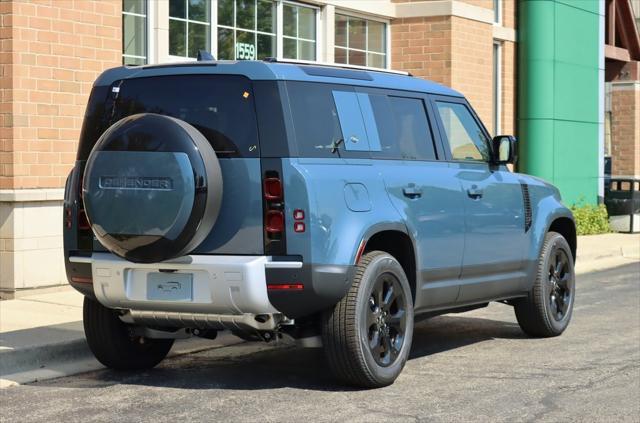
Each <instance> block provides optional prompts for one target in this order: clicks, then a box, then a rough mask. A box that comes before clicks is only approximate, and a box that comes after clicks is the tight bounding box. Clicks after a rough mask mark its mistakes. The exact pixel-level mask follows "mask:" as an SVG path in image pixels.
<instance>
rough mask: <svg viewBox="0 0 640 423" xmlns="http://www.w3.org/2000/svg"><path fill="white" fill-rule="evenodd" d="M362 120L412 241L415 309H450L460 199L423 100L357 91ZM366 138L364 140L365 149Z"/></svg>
mask: <svg viewBox="0 0 640 423" xmlns="http://www.w3.org/2000/svg"><path fill="white" fill-rule="evenodd" d="M359 92H360V94H361V95H364V97H361V105H362V104H364V105H365V107H363V115H364V116H365V120H366V116H367V114H368V113H367V109H370V110H371V113H372V114H373V119H371V121H372V122H373V124H369V125H368V126H367V129H368V131H371V130H374V131H375V130H376V129H377V135H376V136H375V137H374V138H375V139H376V143H372V144H373V146H377V148H373V147H372V149H371V155H372V158H373V159H374V162H375V166H376V168H378V169H381V170H382V174H383V178H384V182H385V185H386V188H387V193H388V195H389V198H390V199H391V202H392V204H393V205H394V206H395V208H396V209H397V210H398V212H399V213H400V214H401V216H402V217H403V218H404V220H405V222H406V225H407V228H408V230H409V232H410V235H411V237H412V238H413V239H414V241H415V249H416V254H417V268H418V279H417V280H418V284H417V285H418V286H417V290H416V291H417V292H416V302H415V304H416V309H417V310H419V309H420V308H435V307H438V306H444V305H447V304H451V303H454V302H455V300H456V298H457V296H458V292H459V286H458V277H459V276H460V269H461V265H462V253H463V247H464V214H463V210H464V208H463V198H462V193H461V190H460V185H459V184H458V182H457V180H456V178H455V173H454V172H452V171H451V169H450V168H449V166H448V164H447V163H446V162H445V161H441V160H438V158H439V157H443V151H442V148H441V145H438V144H437V143H436V142H435V140H436V139H437V136H436V132H435V131H437V128H436V127H435V126H434V125H432V124H431V122H430V121H431V116H430V113H429V108H428V103H427V102H426V97H425V96H424V95H423V94H421V93H406V92H399V91H389V90H373V89H360V90H359ZM371 139H372V137H371V136H369V140H370V143H371Z"/></svg>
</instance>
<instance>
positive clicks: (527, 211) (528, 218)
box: [520, 182, 533, 232]
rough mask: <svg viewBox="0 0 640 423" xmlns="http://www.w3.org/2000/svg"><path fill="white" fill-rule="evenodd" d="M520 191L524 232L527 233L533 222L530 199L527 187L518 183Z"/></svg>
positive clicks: (522, 183)
mask: <svg viewBox="0 0 640 423" xmlns="http://www.w3.org/2000/svg"><path fill="white" fill-rule="evenodd" d="M520 189H522V202H523V204H524V231H525V232H529V229H530V228H531V223H532V221H533V212H532V210H531V197H530V196H529V185H527V184H525V183H524V182H520Z"/></svg>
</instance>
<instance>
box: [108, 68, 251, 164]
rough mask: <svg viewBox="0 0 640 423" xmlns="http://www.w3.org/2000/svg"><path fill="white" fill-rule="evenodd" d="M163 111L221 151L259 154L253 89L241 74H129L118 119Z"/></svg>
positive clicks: (224, 154)
mask: <svg viewBox="0 0 640 423" xmlns="http://www.w3.org/2000/svg"><path fill="white" fill-rule="evenodd" d="M136 113H158V114H162V115H167V116H172V117H175V118H178V119H182V120H184V121H185V122H187V123H189V124H191V125H193V126H194V127H195V128H196V129H198V130H199V131H200V132H201V133H202V134H203V135H204V136H205V137H206V138H207V140H208V141H209V142H210V143H211V145H212V146H213V148H214V150H215V151H216V154H217V155H218V156H219V157H259V156H260V152H259V148H258V147H259V146H258V134H257V129H256V116H255V108H254V105H253V92H252V89H251V83H250V81H249V80H248V79H246V78H244V77H241V76H231V75H228V76H211V75H182V76H157V77H151V78H136V79H128V80H125V81H124V82H123V83H122V85H121V86H120V93H119V95H118V100H117V102H116V107H115V114H114V119H113V121H112V122H116V121H117V120H119V119H122V118H124V117H126V116H130V115H133V114H136Z"/></svg>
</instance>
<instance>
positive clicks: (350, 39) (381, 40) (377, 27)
mask: <svg viewBox="0 0 640 423" xmlns="http://www.w3.org/2000/svg"><path fill="white" fill-rule="evenodd" d="M386 38H387V26H386V24H384V23H382V22H377V21H371V20H366V19H361V18H354V17H351V16H345V15H339V14H336V34H335V62H336V63H347V64H350V65H360V66H371V67H376V68H384V67H386V65H387V57H386V56H387V54H386V51H387V50H386V48H387V47H386V44H387V43H386Z"/></svg>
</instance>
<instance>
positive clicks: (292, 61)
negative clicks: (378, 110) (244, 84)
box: [263, 57, 413, 76]
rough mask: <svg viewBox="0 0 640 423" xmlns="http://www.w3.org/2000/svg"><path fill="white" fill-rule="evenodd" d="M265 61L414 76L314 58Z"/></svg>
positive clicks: (266, 59) (266, 60) (407, 74)
mask: <svg viewBox="0 0 640 423" xmlns="http://www.w3.org/2000/svg"><path fill="white" fill-rule="evenodd" d="M263 61H264V62H269V63H289V64H293V65H311V66H323V67H328V68H344V69H357V70H363V71H368V72H383V73H393V74H396V75H405V76H413V75H411V73H409V72H405V71H398V70H392V69H381V68H373V67H369V66H358V65H347V64H344V63H327V62H315V61H312V60H298V59H277V58H275V57H267V58H265V59H263Z"/></svg>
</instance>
